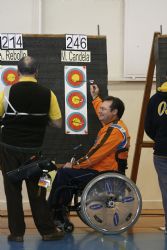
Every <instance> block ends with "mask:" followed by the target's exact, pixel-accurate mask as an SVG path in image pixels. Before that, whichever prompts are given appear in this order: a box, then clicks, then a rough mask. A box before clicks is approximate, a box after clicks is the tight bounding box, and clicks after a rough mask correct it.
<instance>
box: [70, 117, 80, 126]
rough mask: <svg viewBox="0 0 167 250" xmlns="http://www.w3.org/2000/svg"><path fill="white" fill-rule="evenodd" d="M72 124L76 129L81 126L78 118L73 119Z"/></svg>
mask: <svg viewBox="0 0 167 250" xmlns="http://www.w3.org/2000/svg"><path fill="white" fill-rule="evenodd" d="M72 123H73V125H74V126H76V127H78V126H80V125H81V121H80V119H78V118H74V119H73V121H72Z"/></svg>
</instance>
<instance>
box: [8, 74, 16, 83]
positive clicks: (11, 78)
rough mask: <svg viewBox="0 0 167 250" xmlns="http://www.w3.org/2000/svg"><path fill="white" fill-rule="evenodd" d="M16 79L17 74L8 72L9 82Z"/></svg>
mask: <svg viewBox="0 0 167 250" xmlns="http://www.w3.org/2000/svg"><path fill="white" fill-rule="evenodd" d="M15 79H16V76H15V74H13V73H10V74H8V76H7V80H8V81H9V82H14V81H15Z"/></svg>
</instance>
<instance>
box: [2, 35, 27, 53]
mask: <svg viewBox="0 0 167 250" xmlns="http://www.w3.org/2000/svg"><path fill="white" fill-rule="evenodd" d="M0 38H1V49H23V37H22V34H17V33H14V34H13V33H1V34H0Z"/></svg>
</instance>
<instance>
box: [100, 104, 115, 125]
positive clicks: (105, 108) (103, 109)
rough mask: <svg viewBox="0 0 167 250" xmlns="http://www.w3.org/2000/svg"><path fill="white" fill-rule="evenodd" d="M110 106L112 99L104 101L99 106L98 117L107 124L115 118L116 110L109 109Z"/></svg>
mask: <svg viewBox="0 0 167 250" xmlns="http://www.w3.org/2000/svg"><path fill="white" fill-rule="evenodd" d="M111 106H112V101H104V102H102V104H101V106H100V108H99V113H98V117H99V120H100V121H101V122H102V123H104V124H108V123H110V122H112V121H114V120H115V119H116V118H117V110H116V109H114V110H112V111H111Z"/></svg>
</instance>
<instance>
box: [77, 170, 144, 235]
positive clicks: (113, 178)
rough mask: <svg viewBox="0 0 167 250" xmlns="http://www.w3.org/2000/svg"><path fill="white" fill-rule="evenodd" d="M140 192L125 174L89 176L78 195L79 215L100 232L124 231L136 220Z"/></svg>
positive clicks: (139, 207) (139, 205)
mask: <svg viewBox="0 0 167 250" xmlns="http://www.w3.org/2000/svg"><path fill="white" fill-rule="evenodd" d="M141 209H142V198H141V194H140V192H139V190H138V188H137V186H136V185H135V183H133V182H132V181H131V180H130V179H129V178H127V177H126V176H124V175H121V174H118V173H112V172H107V173H103V174H100V175H98V176H97V177H95V178H94V179H92V180H91V181H90V182H89V183H88V184H87V185H86V187H85V188H84V190H83V193H82V196H81V211H80V218H83V221H84V222H85V223H86V224H88V225H89V226H90V227H91V228H93V229H95V230H96V231H98V232H100V233H103V234H119V233H123V232H125V231H126V230H127V229H129V228H130V227H131V226H132V225H134V224H135V222H136V221H137V219H138V217H139V215H140V213H141Z"/></svg>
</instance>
